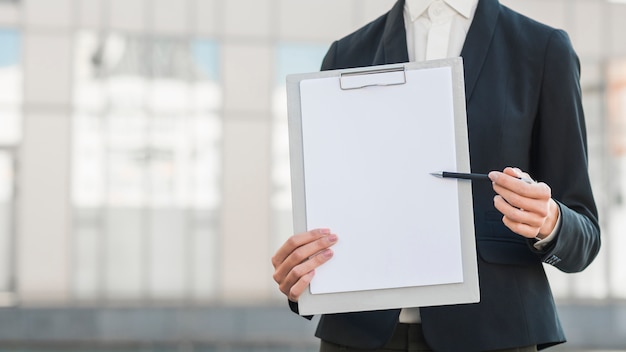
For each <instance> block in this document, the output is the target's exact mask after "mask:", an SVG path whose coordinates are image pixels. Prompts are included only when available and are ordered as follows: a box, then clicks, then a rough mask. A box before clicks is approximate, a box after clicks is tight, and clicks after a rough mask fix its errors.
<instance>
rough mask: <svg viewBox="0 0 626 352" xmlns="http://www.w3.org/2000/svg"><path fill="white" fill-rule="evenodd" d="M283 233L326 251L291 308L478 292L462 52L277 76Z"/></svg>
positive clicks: (405, 303)
mask: <svg viewBox="0 0 626 352" xmlns="http://www.w3.org/2000/svg"><path fill="white" fill-rule="evenodd" d="M287 105H288V106H287V107H288V121H289V145H290V163H291V178H292V200H293V222H294V231H295V233H301V232H305V231H307V230H310V229H313V228H318V227H328V228H330V229H331V231H333V232H334V233H337V234H338V236H339V242H338V243H337V244H336V245H335V246H334V247H333V250H334V252H335V255H334V256H333V258H332V259H331V260H330V261H329V262H327V263H325V264H324V265H322V266H321V267H319V268H318V269H317V270H316V275H315V277H314V278H313V280H312V282H311V284H310V286H309V288H308V289H307V290H305V292H304V293H303V294H302V295H301V296H300V299H299V312H300V314H301V315H313V314H328V313H344V312H355V311H372V310H381V309H393V308H408V307H425V306H436V305H450V304H464V303H476V302H478V301H479V300H480V292H479V283H478V268H477V260H476V244H475V237H474V215H473V203H472V189H471V183H470V182H469V181H464V180H449V179H446V180H443V179H437V178H434V177H432V176H431V175H430V174H429V172H437V171H443V170H445V171H458V172H469V171H470V163H469V146H468V135H467V121H466V109H465V83H464V75H463V62H462V59H461V58H460V57H459V58H452V59H443V60H432V61H427V62H422V63H404V64H393V65H381V66H372V67H366V68H357V69H345V70H334V71H323V72H315V73H304V74H294V75H288V76H287Z"/></svg>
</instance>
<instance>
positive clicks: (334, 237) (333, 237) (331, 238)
mask: <svg viewBox="0 0 626 352" xmlns="http://www.w3.org/2000/svg"><path fill="white" fill-rule="evenodd" d="M326 240H327V241H328V242H330V243H335V242H337V235H335V234H332V235H328V236H327V237H326Z"/></svg>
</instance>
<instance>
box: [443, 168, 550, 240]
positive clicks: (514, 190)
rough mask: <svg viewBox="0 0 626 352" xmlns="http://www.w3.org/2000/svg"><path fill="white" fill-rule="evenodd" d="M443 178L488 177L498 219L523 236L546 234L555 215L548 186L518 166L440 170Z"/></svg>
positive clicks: (543, 235)
mask: <svg viewBox="0 0 626 352" xmlns="http://www.w3.org/2000/svg"><path fill="white" fill-rule="evenodd" d="M433 175H434V176H438V177H444V178H459V179H470V180H481V179H482V180H486V179H488V180H491V182H492V184H493V190H494V191H495V192H496V196H495V197H494V200H493V204H494V207H495V208H496V209H498V211H500V212H501V213H502V215H503V216H502V222H503V223H504V225H506V227H508V228H509V229H510V230H511V231H513V232H515V233H517V234H518V235H520V236H524V237H527V238H539V239H543V238H545V237H547V236H548V235H550V234H551V233H552V232H553V230H554V228H555V227H556V225H557V223H558V219H559V206H558V205H557V204H556V202H555V201H554V200H553V199H552V190H551V189H550V187H549V186H548V185H547V184H545V183H543V182H536V181H534V180H533V179H532V178H531V177H530V175H528V174H527V173H525V172H523V171H522V170H520V169H518V168H511V167H507V168H505V169H504V170H503V171H502V172H500V171H491V172H490V173H489V174H488V175H485V174H463V173H453V172H441V173H437V174H433Z"/></svg>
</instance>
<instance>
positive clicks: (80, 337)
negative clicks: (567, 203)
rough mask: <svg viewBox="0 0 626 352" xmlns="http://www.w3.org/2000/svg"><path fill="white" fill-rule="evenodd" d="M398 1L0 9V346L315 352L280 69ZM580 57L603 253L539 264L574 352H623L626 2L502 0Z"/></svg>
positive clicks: (37, 1)
mask: <svg viewBox="0 0 626 352" xmlns="http://www.w3.org/2000/svg"><path fill="white" fill-rule="evenodd" d="M393 3H394V0H315V1H313V0H228V1H226V0H0V352H4V351H23V352H34V351H129V352H130V351H146V352H147V351H163V352H165V351H185V352H187V351H189V352H191V351H315V350H316V348H317V341H316V340H315V338H313V330H314V328H315V322H316V321H315V319H314V320H313V322H309V321H307V320H305V319H302V318H299V317H298V316H296V315H295V314H292V313H291V312H290V311H289V310H288V308H287V306H286V301H285V299H284V298H283V297H282V296H281V295H280V294H279V292H278V290H277V288H276V286H275V284H274V283H273V280H272V277H271V276H272V267H271V264H270V257H271V255H272V254H273V252H274V251H275V250H276V249H277V247H278V246H279V244H280V243H282V242H283V241H284V240H285V239H286V238H287V237H289V236H290V235H291V200H290V185H289V183H290V179H289V160H288V141H287V119H286V118H287V115H286V102H285V101H286V100H285V75H286V74H288V73H299V72H309V71H316V70H318V69H319V66H320V63H321V60H322V57H323V55H324V54H325V51H326V50H327V48H328V47H329V45H330V43H331V42H332V41H333V40H335V39H338V38H340V37H342V36H344V35H346V34H348V33H350V32H351V31H353V30H355V29H357V28H358V27H360V26H362V25H364V24H365V23H367V22H368V21H370V20H372V19H374V18H376V17H378V16H379V15H381V14H382V13H384V12H385V11H387V10H388V9H389V8H391V6H392V4H393ZM503 3H505V4H506V5H508V6H510V7H512V8H513V9H515V10H518V11H520V12H522V13H524V14H527V15H529V16H531V17H533V18H535V19H537V20H539V21H542V22H544V23H547V24H549V25H552V26H555V27H559V28H563V29H565V30H567V31H568V32H569V34H570V36H571V38H572V41H573V44H574V46H575V48H576V50H577V52H578V54H579V56H580V59H581V63H582V90H583V94H584V104H585V109H586V116H587V128H588V140H589V156H590V165H589V166H590V174H591V178H592V181H593V187H594V191H595V195H596V200H597V203H598V206H599V209H600V215H601V225H602V230H603V249H602V252H601V254H600V256H599V257H598V259H597V260H596V261H595V262H594V264H592V265H591V266H590V267H589V268H588V269H587V270H586V271H585V272H584V273H581V274H574V275H567V274H563V273H559V272H557V271H555V270H552V268H548V270H549V275H550V280H551V282H552V286H553V290H554V294H555V296H556V297H557V299H558V304H559V310H560V315H561V318H562V320H563V324H564V327H565V329H566V333H567V335H568V338H569V340H570V342H569V343H568V344H567V345H564V346H561V347H559V348H557V349H555V350H558V351H600V350H605V351H608V350H612V351H626V255H625V254H624V253H623V251H624V250H626V236H625V235H626V234H625V233H624V232H626V205H625V204H624V201H625V200H624V196H625V192H626V40H625V39H624V33H626V3H620V2H618V1H612V2H611V1H606V0H506V1H503Z"/></svg>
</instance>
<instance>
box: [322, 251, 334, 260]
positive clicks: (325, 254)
mask: <svg viewBox="0 0 626 352" xmlns="http://www.w3.org/2000/svg"><path fill="white" fill-rule="evenodd" d="M322 255H323V256H324V258H327V259H328V258H331V257H332V256H333V251H332V250H330V249H326V250H324V252H323V253H322Z"/></svg>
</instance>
